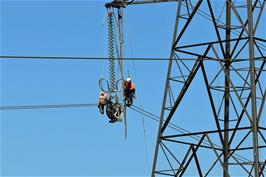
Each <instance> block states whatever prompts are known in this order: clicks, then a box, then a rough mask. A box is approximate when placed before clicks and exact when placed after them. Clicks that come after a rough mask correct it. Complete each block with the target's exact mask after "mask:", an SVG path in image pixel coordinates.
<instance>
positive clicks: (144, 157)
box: [0, 0, 265, 176]
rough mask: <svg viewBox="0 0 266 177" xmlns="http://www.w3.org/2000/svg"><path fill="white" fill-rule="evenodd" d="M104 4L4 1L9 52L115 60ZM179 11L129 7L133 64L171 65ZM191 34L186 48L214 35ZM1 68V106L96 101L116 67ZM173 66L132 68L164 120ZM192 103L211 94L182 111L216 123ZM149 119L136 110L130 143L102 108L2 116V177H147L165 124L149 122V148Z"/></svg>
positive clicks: (143, 97) (140, 98) (150, 106)
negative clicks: (110, 49)
mask: <svg viewBox="0 0 266 177" xmlns="http://www.w3.org/2000/svg"><path fill="white" fill-rule="evenodd" d="M105 2H107V1H89V0H87V1H85V0H84V1H61V0H60V1H39V0H38V1H37V0H36V1H6V0H2V1H1V4H0V5H1V46H0V48H1V51H0V53H1V55H26V56H84V57H88V56H89V57H107V56H108V50H107V34H106V24H105V21H106V19H105V15H106V9H105V8H104V4H105ZM217 4H219V3H217ZM203 8H204V7H203ZM175 12H176V5H175V4H173V3H164V4H156V5H154V4H153V5H143V6H130V7H127V8H126V9H125V10H124V13H125V16H124V20H125V22H124V23H125V25H124V31H125V49H124V53H125V56H126V57H149V58H150V57H156V58H159V57H163V58H167V57H168V56H169V49H170V45H171V39H172V30H173V27H174V19H175ZM264 16H265V14H264ZM204 24H205V22H203V23H202V25H203V26H204ZM264 25H265V22H264ZM192 26H193V27H198V24H197V23H196V22H195V23H192ZM262 26H263V24H262ZM264 29H265V28H264ZM207 30H208V28H207ZM192 31H193V32H194V33H193V32H192V33H188V34H186V35H187V37H188V38H187V39H188V40H186V41H183V42H184V43H186V42H189V41H190V40H202V39H205V40H206V39H207V38H208V37H209V36H208V37H206V35H196V33H195V31H196V32H199V33H201V34H203V33H204V32H205V33H206V29H203V28H199V29H195V28H194V29H193V28H192ZM258 33H263V31H259V32H258ZM0 62H1V73H0V74H1V75H0V76H1V100H0V101H1V105H38V104H69V103H96V101H97V97H98V94H99V91H100V89H99V86H98V80H99V79H100V78H102V77H106V78H108V73H109V72H108V62H107V61H85V60H76V61H75V60H38V61H36V60H1V61H0ZM167 64H168V63H167V61H135V62H132V61H126V62H125V76H127V72H128V71H129V73H130V76H131V77H132V79H133V81H134V82H135V85H136V88H137V93H136V95H137V99H136V101H135V104H136V105H138V106H141V107H143V108H144V109H145V110H147V111H150V112H152V113H154V114H156V115H159V114H160V111H161V109H160V108H161V100H162V96H163V89H164V83H165V77H166V72H167ZM215 69H217V68H212V70H215ZM198 86H199V81H198V82H195V83H194V85H193V86H192V88H191V89H192V90H198V91H201V90H204V89H203V88H202V89H200V88H199V87H198ZM218 96H219V95H217V97H218ZM191 100H192V101H195V102H198V101H199V100H201V102H204V101H206V92H205V94H200V95H199V94H197V92H194V93H191V94H190V95H188V97H186V99H185V100H184V103H183V104H182V107H181V108H190V109H191V110H193V111H191V112H189V113H188V115H189V116H190V117H193V116H195V115H198V116H199V115H203V114H205V115H211V113H210V110H204V108H203V107H204V104H197V106H195V105H193V104H191ZM183 110H185V109H180V110H179V111H180V112H181V115H185V112H184V111H183ZM142 119H143V118H142V117H141V116H140V115H139V114H138V113H136V112H134V111H133V110H130V109H128V112H127V121H128V139H127V140H124V138H123V137H124V134H123V131H124V127H123V123H121V124H119V123H118V124H109V123H108V119H107V118H106V117H105V116H102V115H100V114H99V112H98V110H97V108H96V107H90V108H67V109H43V110H17V111H2V112H1V175H2V176H148V175H149V174H150V167H151V165H152V159H153V151H154V146H155V139H156V136H157V126H158V124H157V123H156V122H154V121H152V120H150V119H147V118H144V120H145V122H144V127H145V129H146V142H145V140H144V133H143V132H144V131H143V122H142ZM180 120H181V121H183V122H184V124H182V122H181V123H180V124H179V125H181V126H183V125H184V127H186V126H191V127H193V128H196V129H200V128H199V127H202V128H203V129H204V128H206V127H208V128H209V125H208V124H204V123H203V122H202V119H198V120H195V122H194V124H193V125H191V122H189V121H187V120H186V119H184V117H181V118H180ZM185 124H186V125H185ZM186 128H189V127H186ZM146 148H147V151H146ZM147 152H148V153H147Z"/></svg>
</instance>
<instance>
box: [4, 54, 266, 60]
mask: <svg viewBox="0 0 266 177" xmlns="http://www.w3.org/2000/svg"><path fill="white" fill-rule="evenodd" d="M0 59H2V60H4V59H8V60H22V59H25V60H33V59H35V60H91V61H97V60H109V58H107V57H79V56H76V57H75V56H7V55H5V56H0ZM196 59H197V58H178V59H170V58H151V57H150V58H145V57H139V58H122V60H131V61H132V60H133V61H169V60H188V61H190V60H191V61H193V60H196ZM255 59H256V60H266V58H265V57H256V58H255ZM114 60H120V58H117V57H116V58H114ZM204 60H211V61H218V59H215V58H210V57H209V58H205V59H204ZM248 60H249V58H237V61H248Z"/></svg>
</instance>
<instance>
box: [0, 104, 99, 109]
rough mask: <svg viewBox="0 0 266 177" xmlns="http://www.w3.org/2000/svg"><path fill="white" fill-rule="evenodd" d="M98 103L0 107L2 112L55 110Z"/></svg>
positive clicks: (91, 105)
mask: <svg viewBox="0 0 266 177" xmlns="http://www.w3.org/2000/svg"><path fill="white" fill-rule="evenodd" d="M95 106H97V104H96V103H91V104H54V105H19V106H18V105H12V106H0V110H20V109H55V108H81V107H95Z"/></svg>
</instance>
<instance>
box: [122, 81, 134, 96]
mask: <svg viewBox="0 0 266 177" xmlns="http://www.w3.org/2000/svg"><path fill="white" fill-rule="evenodd" d="M124 94H125V96H132V97H134V94H135V85H134V83H133V82H132V81H131V79H130V77H128V78H127V80H126V81H125V89H124Z"/></svg>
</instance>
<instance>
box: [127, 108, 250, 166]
mask: <svg viewBox="0 0 266 177" xmlns="http://www.w3.org/2000/svg"><path fill="white" fill-rule="evenodd" d="M129 108H131V109H132V110H134V111H136V112H138V113H140V114H142V115H144V116H145V117H147V118H150V119H152V120H155V121H157V122H159V121H160V120H159V119H160V117H158V116H156V115H154V114H152V113H150V112H148V111H145V110H143V109H142V108H139V107H137V106H134V105H132V106H131V107H129ZM169 128H172V129H174V130H176V131H178V132H180V133H184V132H186V133H190V132H189V131H188V130H186V129H184V128H181V127H179V126H177V125H175V124H173V123H169ZM189 136H190V137H191V138H192V139H195V140H198V141H199V140H200V137H199V136H198V135H189ZM203 143H204V144H205V145H209V143H208V141H207V140H206V141H203ZM214 145H215V146H216V147H219V145H217V144H214ZM235 156H236V157H235V158H238V159H239V160H242V161H245V160H248V159H247V158H245V157H243V156H241V155H239V154H235Z"/></svg>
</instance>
